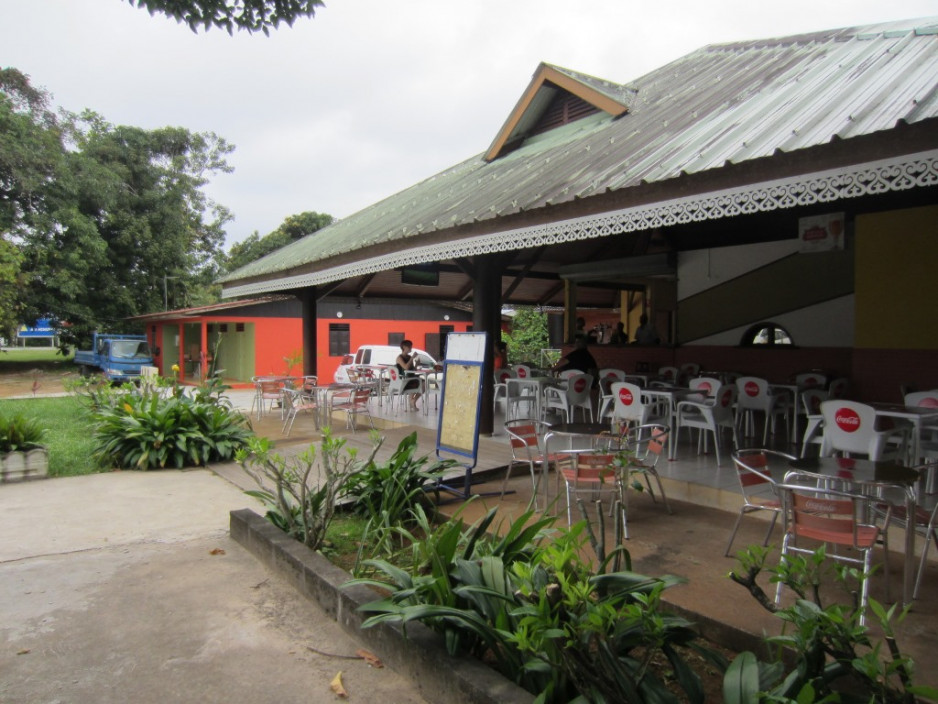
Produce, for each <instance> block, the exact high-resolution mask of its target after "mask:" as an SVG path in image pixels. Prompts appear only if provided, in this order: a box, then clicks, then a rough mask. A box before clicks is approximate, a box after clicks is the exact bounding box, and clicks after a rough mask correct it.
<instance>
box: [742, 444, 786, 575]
mask: <svg viewBox="0 0 938 704" xmlns="http://www.w3.org/2000/svg"><path fill="white" fill-rule="evenodd" d="M793 459H795V457H794V455H788V454H785V453H784V452H776V451H775V450H766V449H763V448H758V449H756V448H749V449H744V450H737V451H736V452H734V453H733V462H734V464H735V465H736V475H737V477H738V479H739V488H740V491H741V492H742V495H743V505H742V507H741V508H740V509H739V515H738V516H737V517H736V523H735V524H734V525H733V532H732V533H730V539H729V542H728V543H727V544H726V552H725V553H724V554H725V555H726V556H727V557H729V555H730V549H731V548H732V547H733V541H734V540H736V533H738V532H739V526H740V524H741V523H742V521H743V516H746V515H748V514H750V513H755V512H756V511H772V513H773V515H772V522H771V523H769V529H768V530H767V531H766V532H765V540H763V541H762V544H763V545H768V544H769V538H770V537H772V531H773V530H775V524H776V523H777V522H778V517H779V515H780V514H781V513H782V504H781V502H780V501H779V498H778V492H777V491H776V490H775V487H776V485H777V484H779V483H780V482H779V481H778V480H779V479H783V478H784V476H785V473H786V472H788V471H789V470H788V464H787V463H788V462H790V461H791V460H793ZM770 460H778V462H779V463H781V462H783V461H784V462H785V465H784V466H783V467H778V466H776V467H775V468H774V471H773V467H772V462H770ZM773 475H774V476H773Z"/></svg>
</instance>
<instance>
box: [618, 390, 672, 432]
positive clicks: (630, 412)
mask: <svg viewBox="0 0 938 704" xmlns="http://www.w3.org/2000/svg"><path fill="white" fill-rule="evenodd" d="M609 390H610V392H611V393H612V400H613V408H612V419H613V422H614V423H616V422H618V423H619V424H621V425H623V426H626V427H631V426H636V425H647V424H648V423H651V422H652V421H655V420H660V418H658V417H656V416H654V414H653V408H652V406H651V405H649V404H647V403H645V401H644V399H643V397H642V390H641V388H639V387H638V386H636V385H635V384H630V383H629V382H627V381H617V382H615V383H614V384H612V385H611V386H610V387H609Z"/></svg>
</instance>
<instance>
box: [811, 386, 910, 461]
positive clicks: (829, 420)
mask: <svg viewBox="0 0 938 704" xmlns="http://www.w3.org/2000/svg"><path fill="white" fill-rule="evenodd" d="M821 415H822V416H823V417H824V438H823V441H822V443H821V455H822V456H823V457H828V456H832V455H834V454H835V453H837V452H844V453H847V454H848V455H856V454H860V455H867V456H869V458H870V459H871V460H883V459H896V458H897V457H900V456H902V454H903V453H904V450H905V440H906V436H907V431H906V429H905V428H900V429H890V430H877V429H876V411H875V410H874V409H873V407H872V406H867V405H866V404H865V403H859V402H857V401H846V400H844V399H829V400H827V401H822V402H821ZM891 439H896V440H897V441H898V443H899V446H898V447H896V448H895V449H894V450H892V451H891V450H890V449H889V447H888V443H889V441H890V440H891Z"/></svg>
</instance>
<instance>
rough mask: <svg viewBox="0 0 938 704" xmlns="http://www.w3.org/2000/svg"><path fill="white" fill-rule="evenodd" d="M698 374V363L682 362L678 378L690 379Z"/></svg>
mask: <svg viewBox="0 0 938 704" xmlns="http://www.w3.org/2000/svg"><path fill="white" fill-rule="evenodd" d="M698 374H700V365H699V364H697V363H696V362H684V364H682V365H681V372H680V376H679V377H678V378H679V379H684V380H690V379H693V378H694V377H695V376H697V375H698Z"/></svg>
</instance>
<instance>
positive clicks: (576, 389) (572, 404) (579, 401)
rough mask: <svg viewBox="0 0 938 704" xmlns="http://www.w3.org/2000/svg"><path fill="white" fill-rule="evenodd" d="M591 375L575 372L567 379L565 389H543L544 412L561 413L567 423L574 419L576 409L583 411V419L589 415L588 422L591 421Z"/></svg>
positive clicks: (551, 387) (549, 387)
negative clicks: (553, 411)
mask: <svg viewBox="0 0 938 704" xmlns="http://www.w3.org/2000/svg"><path fill="white" fill-rule="evenodd" d="M592 387H593V375H592V374H583V373H581V372H577V373H576V374H573V375H572V376H570V377H569V378H568V379H567V386H566V388H558V387H556V386H548V387H547V388H546V389H544V410H545V411H548V410H555V411H558V412H559V413H561V414H562V415H563V417H564V420H565V421H566V422H567V423H569V422H571V421H572V420H575V419H576V409H577V408H579V409H580V410H581V411H583V419H584V420H586V414H587V412H588V413H589V418H590V422H592V421H593V402H592V398H591V390H592Z"/></svg>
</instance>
